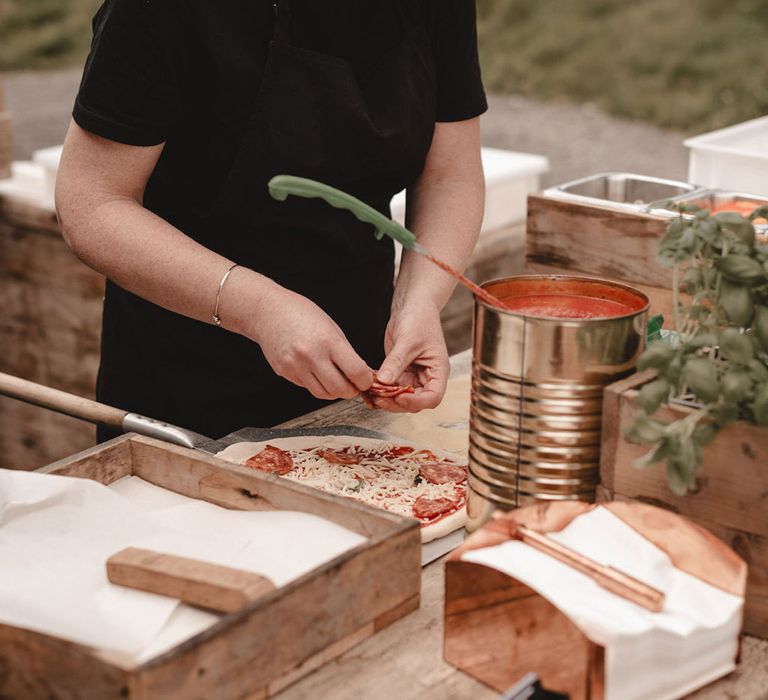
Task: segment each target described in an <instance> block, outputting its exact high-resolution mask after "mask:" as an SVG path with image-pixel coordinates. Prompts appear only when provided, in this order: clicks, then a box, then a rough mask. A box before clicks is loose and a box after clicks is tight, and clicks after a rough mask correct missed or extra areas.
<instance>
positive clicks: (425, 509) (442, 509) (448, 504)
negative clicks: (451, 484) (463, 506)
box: [413, 496, 459, 520]
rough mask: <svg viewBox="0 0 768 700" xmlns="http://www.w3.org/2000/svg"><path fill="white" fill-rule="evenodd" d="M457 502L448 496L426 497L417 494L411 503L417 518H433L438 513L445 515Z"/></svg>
mask: <svg viewBox="0 0 768 700" xmlns="http://www.w3.org/2000/svg"><path fill="white" fill-rule="evenodd" d="M458 505H459V504H458V503H456V501H452V500H451V499H450V498H427V497H426V496H419V497H418V498H417V499H416V500H415V501H414V503H413V514H414V516H416V517H417V518H418V519H419V520H434V519H435V518H437V517H438V516H440V515H446V514H448V513H450V512H451V511H452V510H455V508H456V507H457V506H458Z"/></svg>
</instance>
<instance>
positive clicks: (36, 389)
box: [0, 372, 127, 430]
mask: <svg viewBox="0 0 768 700" xmlns="http://www.w3.org/2000/svg"><path fill="white" fill-rule="evenodd" d="M0 394H3V395H5V396H10V397H11V398H13V399H19V401H25V402H26V403H31V404H34V405H35V406H42V407H43V408H49V409H51V410H52V411H57V412H59V413H63V414H65V415H67V416H72V417H73V418H79V419H80V420H85V421H89V422H90V423H100V424H101V425H108V426H111V427H113V428H117V429H119V430H122V428H123V419H124V418H125V416H126V415H127V411H123V410H121V409H119V408H113V407H112V406H106V405H105V404H102V403H98V402H97V401H91V400H90V399H84V398H83V397H82V396H75V395H74V394H68V393H67V392H66V391H59V390H58V389H52V388H51V387H48V386H43V385H42V384H36V383H35V382H30V381H27V380H26V379H20V378H19V377H14V376H13V375H11V374H5V373H3V372H0Z"/></svg>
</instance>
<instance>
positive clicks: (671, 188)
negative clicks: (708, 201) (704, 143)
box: [544, 172, 702, 216]
mask: <svg viewBox="0 0 768 700" xmlns="http://www.w3.org/2000/svg"><path fill="white" fill-rule="evenodd" d="M699 191H702V188H701V187H697V186H696V185H692V184H691V183H689V182H682V181H679V180H666V179H663V178H658V177H651V176H649V175H637V174H635V173H623V172H605V173H598V174H597V175H590V176H589V177H584V178H581V179H579V180H573V181H572V182H566V183H564V184H562V185H557V186H556V187H551V188H549V189H547V190H545V191H544V196H547V197H555V198H557V199H563V200H567V201H572V202H581V203H584V204H595V205H598V206H608V207H611V208H616V209H620V210H623V211H633V212H647V211H649V205H653V204H654V203H656V202H663V201H666V200H669V199H677V198H678V197H683V196H691V195H692V194H694V193H696V192H699ZM652 211H653V213H657V211H656V210H655V209H653V210H652ZM659 213H660V215H662V216H669V215H670V212H668V211H666V210H659ZM672 215H674V213H672Z"/></svg>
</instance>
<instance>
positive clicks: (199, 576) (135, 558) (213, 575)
mask: <svg viewBox="0 0 768 700" xmlns="http://www.w3.org/2000/svg"><path fill="white" fill-rule="evenodd" d="M107 578H109V580H110V582H112V583H114V584H117V585H120V586H126V587H128V588H135V589H137V590H140V591H147V592H148V593H157V594H158V595H165V596H169V597H171V598H178V599H179V600H181V601H183V602H185V603H189V604H190V605H196V606H198V607H201V608H206V609H208V610H215V611H216V612H235V611H236V610H240V608H243V607H245V606H246V605H247V604H248V603H251V602H253V601H254V600H258V599H259V598H261V597H262V596H263V595H266V594H267V593H271V592H272V591H274V590H275V584H274V583H272V581H270V580H269V579H268V578H266V577H265V576H261V575H259V574H256V573H253V572H251V571H243V570H242V569H235V568H233V567H230V566H220V565H218V564H211V563H210V562H207V561H200V560H198V559H189V558H188V557H179V556H175V555H172V554H164V553H162V552H156V551H153V550H150V549H141V548H139V547H127V548H125V549H123V550H122V551H120V552H118V553H117V554H113V555H112V556H111V557H109V559H107Z"/></svg>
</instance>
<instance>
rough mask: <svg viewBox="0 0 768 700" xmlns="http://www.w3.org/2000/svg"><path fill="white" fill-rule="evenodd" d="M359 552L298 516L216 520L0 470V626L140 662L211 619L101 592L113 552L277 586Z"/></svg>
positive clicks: (162, 494)
mask: <svg viewBox="0 0 768 700" xmlns="http://www.w3.org/2000/svg"><path fill="white" fill-rule="evenodd" d="M364 541H365V538H364V537H362V536H361V535H358V534H356V533H353V532H351V531H349V530H347V529H345V528H342V527H340V526H338V525H336V524H334V523H331V522H328V521H326V520H323V519H322V518H319V517H316V516H313V515H309V514H306V513H297V512H243V511H232V510H227V509H225V508H220V507H218V506H215V505H212V504H209V503H205V502H203V501H197V500H195V499H190V498H186V497H184V496H179V495H178V494H174V493H171V492H169V491H166V490H164V489H160V488H158V487H156V486H153V485H151V484H148V483H147V482H144V481H142V480H141V479H138V478H136V477H127V478H126V479H122V480H120V481H118V482H115V483H114V484H112V485H111V487H107V486H104V485H103V484H99V483H97V482H95V481H91V480H88V479H76V478H68V477H63V476H53V475H47V474H37V473H29V472H17V471H11V470H0V621H2V622H4V623H7V624H12V625H15V626H18V627H24V628H27V629H32V630H37V631H40V632H44V633H46V634H51V635H55V636H57V637H61V638H63V639H68V640H71V641H74V642H79V643H81V644H85V645H89V646H93V647H96V648H99V649H103V650H109V651H111V652H116V653H118V654H121V655H124V656H125V658H126V659H133V660H138V659H146V658H151V656H152V655H154V654H155V653H159V652H160V651H163V650H165V649H167V648H169V647H171V646H173V645H174V644H176V643H178V642H179V641H181V639H183V638H186V637H188V636H190V635H191V634H194V633H196V632H198V631H201V630H202V629H204V628H205V627H207V626H210V625H211V624H213V622H215V621H216V620H217V619H218V616H217V615H213V614H210V613H207V612H203V611H199V610H194V609H192V608H188V607H187V606H180V604H179V602H178V601H177V600H175V599H172V598H167V597H165V596H158V595H154V594H151V593H144V592H141V591H134V590H131V589H128V588H124V587H122V586H115V585H112V584H111V583H109V581H108V580H107V576H106V568H105V562H106V560H107V558H108V557H109V556H111V555H112V554H114V553H116V552H118V551H120V550H121V549H123V548H125V547H129V546H136V547H145V548H148V549H155V550H158V551H162V552H166V553H169V554H177V555H180V556H187V557H193V558H197V559H202V560H205V561H210V562H213V563H218V564H223V565H226V566H236V567H238V568H242V569H246V570H249V571H255V572H257V573H261V574H263V575H265V576H267V577H269V578H270V579H271V580H272V581H273V582H274V583H275V584H276V585H277V586H280V585H283V584H285V583H287V582H288V581H291V580H293V579H295V578H297V577H299V576H301V575H303V574H304V573H306V572H308V571H310V570H312V569H314V568H315V567H317V566H319V565H320V564H322V563H324V562H326V561H329V560H330V559H332V558H334V557H335V556H338V555H339V554H342V553H343V552H345V551H348V550H349V549H351V548H353V547H355V546H357V545H359V544H361V543H362V542H364ZM172 616H173V620H172V624H171V625H167V623H168V622H169V620H171V618H172Z"/></svg>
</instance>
